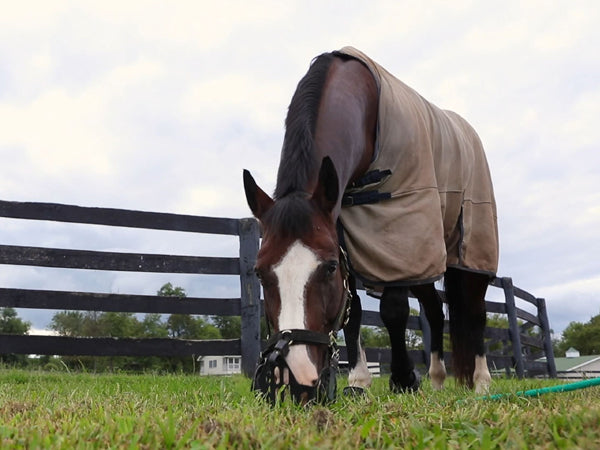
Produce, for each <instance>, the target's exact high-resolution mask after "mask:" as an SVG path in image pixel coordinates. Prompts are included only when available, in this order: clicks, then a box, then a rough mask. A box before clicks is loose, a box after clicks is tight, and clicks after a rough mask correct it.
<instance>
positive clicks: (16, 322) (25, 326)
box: [0, 308, 31, 366]
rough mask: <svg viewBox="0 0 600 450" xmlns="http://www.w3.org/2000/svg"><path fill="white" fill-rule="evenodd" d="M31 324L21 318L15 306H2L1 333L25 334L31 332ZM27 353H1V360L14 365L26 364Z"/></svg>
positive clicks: (0, 317) (0, 314)
mask: <svg viewBox="0 0 600 450" xmlns="http://www.w3.org/2000/svg"><path fill="white" fill-rule="evenodd" d="M30 327H31V324H30V323H29V322H26V321H24V320H22V319H21V318H19V316H18V314H17V311H15V309H14V308H2V309H1V310H0V334H18V335H23V334H27V333H28V332H29V328H30ZM27 359H28V358H27V355H16V354H4V355H0V361H1V362H4V363H7V364H12V365H20V366H22V365H26V364H27Z"/></svg>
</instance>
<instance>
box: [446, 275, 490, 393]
mask: <svg viewBox="0 0 600 450" xmlns="http://www.w3.org/2000/svg"><path fill="white" fill-rule="evenodd" d="M444 280H445V288H446V299H447V302H448V308H449V310H450V336H451V340H452V367H453V368H454V373H455V375H456V377H457V379H458V380H459V382H460V383H462V384H466V385H467V386H469V387H471V388H473V387H474V388H475V392H478V393H483V392H485V391H487V389H488V387H489V385H490V383H491V379H492V378H491V376H490V372H489V370H488V367H487V360H486V357H485V344H484V341H483V333H484V331H485V323H486V313H485V293H486V291H487V286H488V284H489V277H488V276H487V275H484V274H479V273H474V272H468V271H465V270H459V269H454V268H448V270H447V271H446V275H445V277H444Z"/></svg>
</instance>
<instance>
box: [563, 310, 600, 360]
mask: <svg viewBox="0 0 600 450" xmlns="http://www.w3.org/2000/svg"><path fill="white" fill-rule="evenodd" d="M556 347H557V348H556V350H557V351H556V354H557V355H558V356H564V355H565V352H566V350H567V349H569V347H574V348H576V349H577V350H579V352H580V353H581V354H582V355H598V354H600V314H598V315H596V316H593V317H592V318H591V319H590V320H589V321H588V322H586V323H581V322H571V323H570V324H569V325H567V328H565V330H564V331H563V333H562V339H561V340H560V341H559V342H558V345H557V346H556Z"/></svg>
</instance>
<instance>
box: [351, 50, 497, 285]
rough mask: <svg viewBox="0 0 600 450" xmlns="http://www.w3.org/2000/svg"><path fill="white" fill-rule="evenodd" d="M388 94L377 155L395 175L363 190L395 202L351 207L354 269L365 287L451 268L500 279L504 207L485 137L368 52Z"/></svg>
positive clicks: (378, 163) (379, 166)
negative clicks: (499, 215)
mask: <svg viewBox="0 0 600 450" xmlns="http://www.w3.org/2000/svg"><path fill="white" fill-rule="evenodd" d="M342 52H345V53H347V54H350V55H352V56H354V57H356V58H358V59H360V60H361V61H363V62H364V63H365V65H367V67H369V68H370V70H371V72H372V74H373V76H374V77H375V79H376V81H377V83H378V86H379V91H380V99H379V101H380V102H379V105H380V106H379V118H378V138H377V149H376V158H375V160H374V161H373V163H372V164H371V167H370V168H369V170H390V171H391V173H392V174H391V176H389V177H387V178H385V179H383V180H381V181H380V182H379V183H376V184H372V185H367V186H364V187H362V188H359V189H356V190H354V191H353V192H350V193H351V194H353V193H357V192H358V193H360V192H361V191H377V192H380V193H381V192H386V193H389V194H390V197H391V198H390V199H388V200H383V201H380V202H377V203H373V204H367V205H361V206H352V207H346V208H344V209H343V210H342V214H341V221H342V224H343V226H344V229H345V240H346V243H347V246H348V250H349V252H350V255H351V259H352V262H353V267H354V269H355V271H356V272H357V274H358V275H359V276H360V277H361V278H362V279H363V281H364V282H367V283H369V282H372V283H371V284H383V285H385V284H389V283H398V282H406V284H411V283H415V282H423V281H425V280H431V279H435V278H438V277H439V276H441V275H442V274H443V273H444V271H445V269H446V267H447V266H456V267H460V268H465V269H470V270H475V271H481V272H485V273H489V274H490V275H493V274H495V271H496V269H497V259H498V237H497V236H498V234H497V225H496V205H495V199H494V194H493V188H492V184H491V177H490V174H489V169H488V166H487V161H486V158H485V154H484V152H483V146H482V144H481V140H480V139H479V137H478V136H477V133H476V132H475V130H474V129H473V128H472V127H471V126H470V125H469V124H468V122H467V121H466V120H464V119H463V118H462V117H460V116H459V115H458V114H456V113H453V112H451V111H444V110H441V109H440V108H438V107H436V106H435V105H433V104H431V103H430V102H428V101H427V100H425V99H424V98H423V97H421V96H420V95H419V94H418V93H417V92H416V91H414V90H413V89H412V88H410V87H408V86H407V85H406V84H404V83H402V82H401V81H400V80H398V79H397V78H395V77H394V76H393V75H391V74H390V73H389V72H387V71H386V70H385V69H383V68H382V67H381V66H379V65H378V64H377V63H375V62H374V61H372V60H371V59H369V58H368V57H367V56H366V55H364V54H363V53H361V52H360V51H358V50H356V49H352V48H344V49H343V50H342Z"/></svg>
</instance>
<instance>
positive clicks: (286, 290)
mask: <svg viewBox="0 0 600 450" xmlns="http://www.w3.org/2000/svg"><path fill="white" fill-rule="evenodd" d="M244 188H245V191H246V198H247V200H248V205H249V206H250V209H251V210H252V213H253V214H254V215H255V216H256V218H258V219H259V221H260V223H261V227H262V232H263V238H262V244H261V247H260V250H259V252H258V259H257V263H256V274H257V275H258V277H259V278H260V280H261V283H262V286H263V291H264V299H265V312H266V316H267V320H268V322H269V325H270V327H271V338H270V340H269V343H268V347H267V349H266V350H265V352H263V361H262V366H259V370H258V371H257V376H256V377H255V380H254V381H255V383H254V386H255V387H256V388H258V389H260V390H262V391H263V392H264V393H265V394H266V395H267V396H268V397H269V398H270V399H271V400H272V401H274V399H275V392H274V391H275V390H279V388H280V387H282V386H284V385H289V386H290V387H291V389H290V390H291V392H292V395H293V397H294V398H295V400H297V401H300V402H307V401H309V400H312V399H313V398H315V397H318V396H322V395H323V394H324V393H325V394H326V396H327V397H330V398H331V397H332V395H331V394H332V390H334V389H335V376H334V370H333V369H332V368H331V367H330V365H331V360H332V356H333V358H336V357H337V355H332V353H333V352H335V341H334V340H335V334H336V333H337V331H338V330H339V329H340V328H341V327H342V326H343V321H344V318H345V316H346V314H347V311H346V309H347V306H346V303H347V267H346V264H345V257H344V256H343V255H342V254H341V253H340V252H341V250H340V247H339V244H338V237H337V232H336V226H335V217H334V209H335V206H336V204H337V202H338V195H339V186H338V177H337V174H336V171H335V168H334V166H333V163H332V162H331V160H330V159H329V158H325V159H324V160H323V164H322V166H321V170H320V173H319V178H318V181H317V183H316V188H315V189H314V192H312V193H308V192H292V193H290V194H288V195H285V196H283V197H282V198H278V199H276V200H273V199H271V197H269V196H268V195H267V194H266V193H265V192H264V191H263V190H262V189H260V188H259V187H258V186H257V185H256V183H255V181H254V179H253V178H252V176H251V175H250V173H249V172H248V171H244ZM261 370H262V372H261ZM261 377H262V379H261ZM332 384H333V386H332ZM323 390H325V391H327V392H323Z"/></svg>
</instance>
